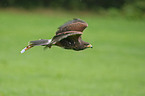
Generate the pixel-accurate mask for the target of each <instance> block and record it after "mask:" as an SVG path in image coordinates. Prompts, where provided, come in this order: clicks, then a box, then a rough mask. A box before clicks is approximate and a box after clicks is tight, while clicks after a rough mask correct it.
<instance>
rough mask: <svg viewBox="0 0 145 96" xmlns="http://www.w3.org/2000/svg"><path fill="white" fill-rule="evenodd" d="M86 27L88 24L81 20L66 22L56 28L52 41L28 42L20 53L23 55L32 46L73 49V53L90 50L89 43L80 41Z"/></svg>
mask: <svg viewBox="0 0 145 96" xmlns="http://www.w3.org/2000/svg"><path fill="white" fill-rule="evenodd" d="M87 26H88V24H87V23H86V22H85V21H83V20H81V19H73V20H71V21H68V22H67V23H65V24H64V25H62V26H60V27H59V28H58V30H57V32H56V35H55V36H54V37H53V38H52V39H40V40H36V41H30V42H29V45H28V46H27V47H25V48H24V49H23V50H22V51H21V53H24V52H25V51H26V50H28V49H30V48H32V47H34V46H45V48H47V47H49V48H51V47H52V46H53V45H56V46H59V47H62V48H64V49H73V50H75V51H79V50H84V49H86V48H92V45H91V44H90V43H88V42H85V41H82V38H81V35H82V34H83V30H84V29H85V28H86V27H87Z"/></svg>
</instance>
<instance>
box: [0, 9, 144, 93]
mask: <svg viewBox="0 0 145 96" xmlns="http://www.w3.org/2000/svg"><path fill="white" fill-rule="evenodd" d="M74 17H79V18H81V19H83V20H85V21H86V22H88V24H89V26H88V28H87V29H86V30H85V32H84V34H83V40H84V41H88V42H90V43H91V44H92V45H93V49H87V50H84V51H79V52H76V51H72V50H64V49H62V48H59V47H52V48H51V49H48V50H46V51H44V50H43V48H42V47H35V48H32V49H31V50H29V51H27V52H26V53H24V54H20V51H21V49H22V48H24V47H25V46H26V45H27V42H28V41H30V40H36V39H40V38H42V39H47V38H52V36H54V34H55V32H56V30H57V27H58V26H60V25H62V24H63V23H64V22H66V21H68V20H71V19H72V18H74ZM144 26H145V22H144V21H140V20H136V21H128V20H126V19H123V18H110V17H104V18H103V17H99V16H96V15H93V14H88V15H87V13H84V14H83V15H82V14H79V13H78V14H74V13H69V14H68V13H67V12H48V13H46V14H43V12H42V13H41V12H31V11H30V12H13V11H8V10H7V11H3V10H0V96H144V95H145V91H144V90H145V75H144V74H145V27H144Z"/></svg>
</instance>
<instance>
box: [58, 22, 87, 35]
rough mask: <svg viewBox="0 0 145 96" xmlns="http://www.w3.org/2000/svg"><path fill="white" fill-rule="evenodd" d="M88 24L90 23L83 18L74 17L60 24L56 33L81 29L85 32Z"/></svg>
mask: <svg viewBox="0 0 145 96" xmlns="http://www.w3.org/2000/svg"><path fill="white" fill-rule="evenodd" d="M87 26H88V24H87V23H86V22H85V21H83V20H81V19H73V20H71V21H69V22H67V23H65V24H64V25H62V26H60V27H59V28H58V31H57V32H56V35H57V34H59V33H63V32H66V31H80V32H83V30H84V29H85V28H86V27H87Z"/></svg>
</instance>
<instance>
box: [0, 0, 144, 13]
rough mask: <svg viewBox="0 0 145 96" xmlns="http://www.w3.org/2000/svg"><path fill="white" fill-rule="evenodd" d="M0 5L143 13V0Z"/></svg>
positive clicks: (26, 0)
mask: <svg viewBox="0 0 145 96" xmlns="http://www.w3.org/2000/svg"><path fill="white" fill-rule="evenodd" d="M0 7H1V8H7V7H16V8H26V9H31V8H54V9H56V8H61V9H65V10H92V11H97V10H100V9H103V10H109V9H112V8H114V9H117V10H123V11H124V12H126V13H127V14H129V15H132V14H135V15H136V14H137V15H144V13H145V0H0Z"/></svg>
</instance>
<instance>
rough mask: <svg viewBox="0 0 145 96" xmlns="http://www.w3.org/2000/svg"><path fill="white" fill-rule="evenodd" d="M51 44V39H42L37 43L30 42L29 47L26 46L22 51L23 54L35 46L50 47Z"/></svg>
mask: <svg viewBox="0 0 145 96" xmlns="http://www.w3.org/2000/svg"><path fill="white" fill-rule="evenodd" d="M50 42H51V39H40V40H36V41H30V42H29V43H30V44H29V45H28V46H26V47H25V48H24V49H22V51H21V53H24V52H25V51H26V50H28V49H30V48H32V47H34V46H45V45H48V44H49V43H50Z"/></svg>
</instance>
